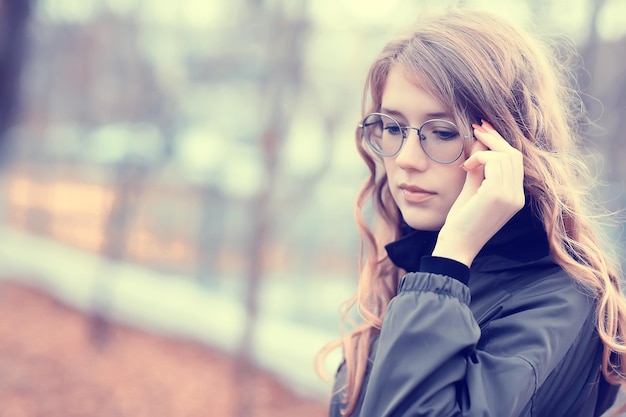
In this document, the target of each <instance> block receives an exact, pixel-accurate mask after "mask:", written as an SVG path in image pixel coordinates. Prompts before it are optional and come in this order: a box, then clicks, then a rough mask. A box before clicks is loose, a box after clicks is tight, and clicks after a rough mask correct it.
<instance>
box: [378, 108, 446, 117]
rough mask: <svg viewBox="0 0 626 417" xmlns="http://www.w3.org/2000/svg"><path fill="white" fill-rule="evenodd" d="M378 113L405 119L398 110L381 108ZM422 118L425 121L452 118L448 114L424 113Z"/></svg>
mask: <svg viewBox="0 0 626 417" xmlns="http://www.w3.org/2000/svg"><path fill="white" fill-rule="evenodd" d="M380 112H381V113H385V114H388V115H389V116H396V117H402V118H404V119H406V116H405V115H404V114H402V112H400V111H398V110H393V109H388V108H386V107H382V108H381V109H380ZM424 116H425V117H426V119H446V118H452V115H451V114H450V113H448V112H433V113H426V114H425V115H424Z"/></svg>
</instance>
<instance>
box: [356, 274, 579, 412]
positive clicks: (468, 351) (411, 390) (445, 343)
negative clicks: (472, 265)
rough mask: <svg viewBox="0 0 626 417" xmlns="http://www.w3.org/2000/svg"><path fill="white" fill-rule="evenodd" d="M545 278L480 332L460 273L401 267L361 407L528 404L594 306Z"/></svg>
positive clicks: (506, 408)
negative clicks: (486, 330) (453, 275)
mask: <svg viewBox="0 0 626 417" xmlns="http://www.w3.org/2000/svg"><path fill="white" fill-rule="evenodd" d="M542 281H543V280H542ZM546 282H547V280H546ZM538 285H539V286H542V285H543V284H542V283H541V282H538ZM552 287H554V286H552ZM552 287H550V286H546V287H545V288H534V289H533V290H532V291H531V290H524V289H521V290H520V291H519V292H516V293H515V308H509V309H505V310H503V314H502V315H500V316H499V317H498V318H496V319H494V320H493V321H492V322H491V323H490V324H489V336H488V338H487V337H483V336H484V335H482V334H481V329H480V328H479V326H478V323H477V322H476V319H475V318H474V316H473V314H472V312H471V310H470V308H469V301H470V291H469V288H468V287H467V286H466V285H465V284H464V283H463V282H462V281H459V280H456V279H453V278H451V277H449V276H445V275H441V274H435V273H427V272H416V273H409V274H407V275H406V276H405V277H404V278H403V279H402V280H401V282H400V285H399V293H398V295H397V296H396V297H394V298H393V299H392V300H391V302H390V304H389V306H388V309H387V312H386V314H385V318H384V320H383V324H382V328H381V333H380V337H379V341H378V347H377V350H376V357H375V360H374V363H373V365H372V372H371V374H370V378H369V381H368V382H367V387H366V389H365V392H364V396H363V403H362V407H361V413H360V416H361V417H383V416H395V417H400V416H438V417H442V416H461V415H462V416H481V417H486V416H497V417H506V416H519V415H521V414H522V413H524V412H525V411H527V410H528V409H529V408H530V407H532V398H533V394H534V393H535V392H536V390H537V389H538V387H539V386H540V385H541V384H542V382H543V381H544V380H545V378H547V376H548V375H549V374H550V372H551V371H552V370H553V369H554V368H555V367H556V366H557V364H558V363H559V362H560V360H561V359H562V358H563V357H564V356H565V354H566V352H567V350H568V349H569V347H570V345H571V344H572V343H573V341H574V339H575V337H576V335H577V333H578V332H579V330H580V327H581V325H582V323H583V322H584V321H585V318H586V317H587V315H588V314H589V312H590V308H591V301H590V299H589V297H586V296H583V295H582V294H581V293H580V294H579V295H580V298H579V299H577V300H574V301H575V302H572V300H571V294H572V292H568V291H565V292H563V291H558V290H556V289H554V288H552ZM579 300H580V301H579ZM581 304H584V305H581Z"/></svg>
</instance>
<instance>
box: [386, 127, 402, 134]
mask: <svg viewBox="0 0 626 417" xmlns="http://www.w3.org/2000/svg"><path fill="white" fill-rule="evenodd" d="M384 129H385V130H386V131H387V132H389V134H390V135H394V136H396V135H401V134H402V128H401V127H400V126H398V125H396V124H391V125H387V126H385V127H384Z"/></svg>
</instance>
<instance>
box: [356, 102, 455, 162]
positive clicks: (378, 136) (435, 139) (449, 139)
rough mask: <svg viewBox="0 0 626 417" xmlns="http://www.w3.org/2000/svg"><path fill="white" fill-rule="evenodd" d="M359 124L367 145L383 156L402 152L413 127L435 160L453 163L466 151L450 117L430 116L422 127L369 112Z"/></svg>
mask: <svg viewBox="0 0 626 417" xmlns="http://www.w3.org/2000/svg"><path fill="white" fill-rule="evenodd" d="M359 127H360V128H361V129H362V130H363V138H364V139H365V141H366V142H367V144H368V145H369V146H370V148H371V149H372V150H373V151H374V152H375V153H377V154H378V155H380V156H394V155H396V154H397V153H398V152H400V149H402V146H403V145H404V142H405V141H406V139H407V137H408V136H409V131H410V130H415V131H416V132H417V136H418V137H419V139H420V140H419V143H420V145H421V146H422V149H423V150H424V153H426V155H428V157H429V158H430V159H432V160H433V161H435V162H438V163H440V164H451V163H452V162H454V161H456V160H457V159H459V158H460V157H461V155H462V154H463V147H464V140H463V137H462V136H461V135H460V134H459V128H458V127H457V126H456V125H455V124H454V123H452V122H450V121H448V120H443V119H431V120H427V121H426V122H424V124H422V125H421V126H420V127H411V126H402V125H400V122H398V121H397V120H396V119H394V118H393V117H391V116H389V115H387V114H383V113H370V114H368V115H367V116H365V119H363V122H362V123H361V124H360V125H359Z"/></svg>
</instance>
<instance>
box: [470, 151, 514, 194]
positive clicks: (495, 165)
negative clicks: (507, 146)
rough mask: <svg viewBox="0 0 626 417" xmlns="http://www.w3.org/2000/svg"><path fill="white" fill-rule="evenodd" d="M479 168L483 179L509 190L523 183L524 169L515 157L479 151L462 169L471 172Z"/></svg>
mask: <svg viewBox="0 0 626 417" xmlns="http://www.w3.org/2000/svg"><path fill="white" fill-rule="evenodd" d="M479 168H481V169H482V170H483V171H484V174H483V175H484V178H485V179H488V180H490V181H491V182H495V183H498V184H505V185H508V186H509V187H511V188H518V187H519V186H520V185H521V184H522V183H523V178H524V168H523V166H522V164H521V163H520V159H519V158H517V157H516V156H515V155H508V154H505V153H501V152H493V151H481V152H476V153H474V154H473V155H472V156H470V157H469V158H468V159H467V160H466V161H465V163H464V164H463V169H465V170H466V171H468V172H473V171H475V170H477V169H479Z"/></svg>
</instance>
